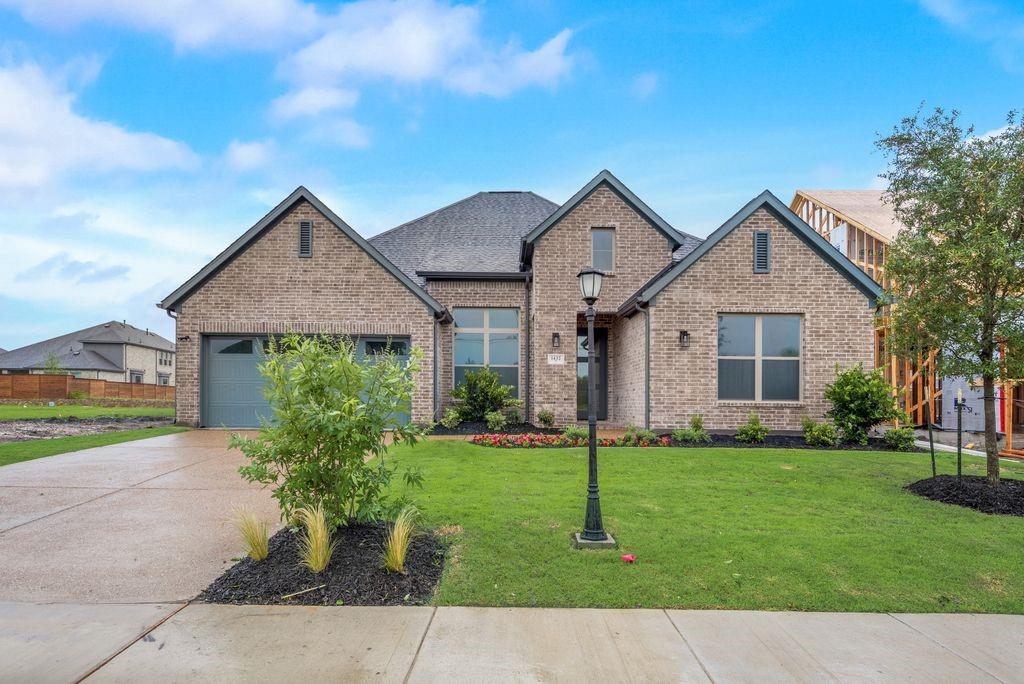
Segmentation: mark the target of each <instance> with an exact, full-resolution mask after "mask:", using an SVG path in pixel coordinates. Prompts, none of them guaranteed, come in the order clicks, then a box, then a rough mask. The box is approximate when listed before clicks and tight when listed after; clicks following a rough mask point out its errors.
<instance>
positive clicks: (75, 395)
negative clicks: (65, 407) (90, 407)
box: [68, 390, 89, 404]
mask: <svg viewBox="0 0 1024 684" xmlns="http://www.w3.org/2000/svg"><path fill="white" fill-rule="evenodd" d="M88 398H89V395H88V394H86V393H85V392H83V391H81V390H74V391H72V392H68V400H69V401H73V402H75V403H76V404H79V403H81V402H83V401H85V400H86V399H88Z"/></svg>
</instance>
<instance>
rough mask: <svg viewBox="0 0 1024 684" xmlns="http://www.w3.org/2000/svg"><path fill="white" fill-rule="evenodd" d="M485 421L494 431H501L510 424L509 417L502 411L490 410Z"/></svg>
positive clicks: (489, 428) (488, 427)
mask: <svg viewBox="0 0 1024 684" xmlns="http://www.w3.org/2000/svg"><path fill="white" fill-rule="evenodd" d="M484 421H485V422H486V423H487V429H488V430H491V431H492V432H500V431H501V430H504V429H505V425H507V424H508V418H507V417H506V416H505V414H504V413H502V412H501V411H490V412H488V413H487V415H485V416H484Z"/></svg>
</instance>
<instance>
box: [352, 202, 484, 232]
mask: <svg viewBox="0 0 1024 684" xmlns="http://www.w3.org/2000/svg"><path fill="white" fill-rule="evenodd" d="M483 194H484V191H482V190H477V191H476V192H474V193H473V194H472V195H468V196H466V197H463V198H462V199H460V200H455V201H454V202H452V203H451V204H446V205H444V206H443V207H441V208H439V209H435V210H434V211H429V212H427V213H426V214H423V215H422V216H417V217H416V218H413V219H409V220H408V221H406V222H405V223H399V224H398V225H397V226H395V227H394V228H388V229H387V230H385V231H383V232H381V233H377V234H376V235H373V236H371V237H368V238H366V239H367V241H370V240H376V239H377V238H379V237H382V236H384V235H387V234H388V233H393V232H394V231H396V230H398V229H399V228H405V227H406V226H408V225H409V224H410V223H416V222H417V221H422V220H423V219H425V218H428V217H430V216H433V215H434V214H439V213H440V212H442V211H445V210H446V209H451V208H452V207H454V206H457V205H459V204H462V203H463V202H468V201H469V200H471V199H473V198H474V197H476V196H477V195H483Z"/></svg>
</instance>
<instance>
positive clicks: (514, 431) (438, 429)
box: [430, 420, 562, 435]
mask: <svg viewBox="0 0 1024 684" xmlns="http://www.w3.org/2000/svg"><path fill="white" fill-rule="evenodd" d="M493 432H501V433H503V434H506V435H525V434H531V433H532V434H537V435H557V434H560V433H561V432H562V431H561V430H559V429H558V428H544V427H537V426H536V425H530V424H529V423H516V424H514V425H513V424H509V425H506V426H505V427H504V428H502V429H501V430H497V431H496V430H492V429H490V428H489V427H487V423H485V422H483V421H481V420H477V421H466V422H464V423H459V426H458V427H457V428H446V427H445V426H444V425H441V424H440V423H438V424H437V425H435V426H434V429H433V430H431V431H430V434H432V435H487V434H491V433H493Z"/></svg>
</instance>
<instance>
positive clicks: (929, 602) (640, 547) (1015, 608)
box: [393, 441, 1024, 613]
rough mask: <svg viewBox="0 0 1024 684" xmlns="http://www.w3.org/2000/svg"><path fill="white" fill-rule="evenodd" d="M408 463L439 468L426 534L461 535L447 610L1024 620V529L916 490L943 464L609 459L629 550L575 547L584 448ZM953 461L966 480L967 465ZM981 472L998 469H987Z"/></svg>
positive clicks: (768, 453)
mask: <svg viewBox="0 0 1024 684" xmlns="http://www.w3.org/2000/svg"><path fill="white" fill-rule="evenodd" d="M393 454H394V458H396V459H397V460H398V461H400V462H402V463H403V464H405V463H408V464H414V465H416V466H418V467H420V468H421V469H422V471H423V474H424V489H423V490H415V489H413V490H409V491H408V492H407V493H408V494H409V495H410V496H411V497H412V498H413V499H414V500H415V501H416V502H417V504H418V505H419V506H420V507H421V509H422V511H423V516H424V519H423V521H424V524H425V525H427V526H429V527H433V528H440V527H442V526H452V525H459V526H461V527H462V532H461V533H458V534H456V535H455V536H454V537H453V538H452V539H453V546H452V548H451V550H450V552H449V556H448V561H447V562H446V564H445V570H444V574H443V577H442V580H441V584H440V587H439V589H438V593H437V595H436V597H435V603H438V604H442V605H489V606H601V607H681V608H748V609H779V610H781V609H796V610H841V611H912V612H917V611H964V612H1011V613H1021V612H1024V518H1020V517H1007V516H990V515H985V514H983V513H978V512H975V511H973V510H968V509H964V508H959V507H955V506H950V505H947V504H941V503H937V502H934V501H929V500H926V499H923V498H920V497H918V496H915V495H913V494H910V493H908V492H906V491H904V490H903V486H904V485H906V484H908V483H910V482H913V481H915V480H918V479H921V478H924V477H928V476H930V474H931V472H930V465H929V461H928V455H927V454H918V453H914V454H907V453H889V452H864V451H858V452H854V451H838V452H837V451H811V450H786V449H728V448H709V449H696V448H694V449H679V448H658V449H640V448H615V449H603V450H601V452H600V457H599V458H600V475H601V478H600V479H601V503H602V506H603V512H604V521H605V527H606V529H608V531H609V532H611V533H612V534H613V535H614V536H615V537H616V538H617V539H618V541H619V543H620V549H619V550H617V551H576V550H572V549H571V548H570V541H569V537H570V535H571V534H572V532H574V531H576V530H578V529H579V528H580V526H581V524H582V522H583V509H584V503H585V498H584V497H585V490H586V477H587V467H586V450H585V449H581V448H577V449H538V450H523V449H493V448H487V447H482V446H475V445H472V444H468V443H466V442H461V441H431V442H425V443H421V444H419V445H417V446H415V447H406V446H401V447H398V448H396V449H395V450H394V451H393ZM939 458H940V472H947V473H948V472H952V471H953V468H954V467H955V466H954V463H955V456H953V455H949V454H940V455H939ZM1003 465H1004V474H1005V475H1009V476H1014V477H1024V464H1020V465H1018V464H1006V463H1004V464H1003ZM965 472H967V473H971V474H984V465H983V462H982V460H981V459H975V458H968V459H967V460H966V461H965ZM623 553H632V554H636V556H637V562H636V564H635V565H627V564H625V563H623V562H622V561H621V560H620V559H619V556H620V555H621V554H623Z"/></svg>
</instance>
